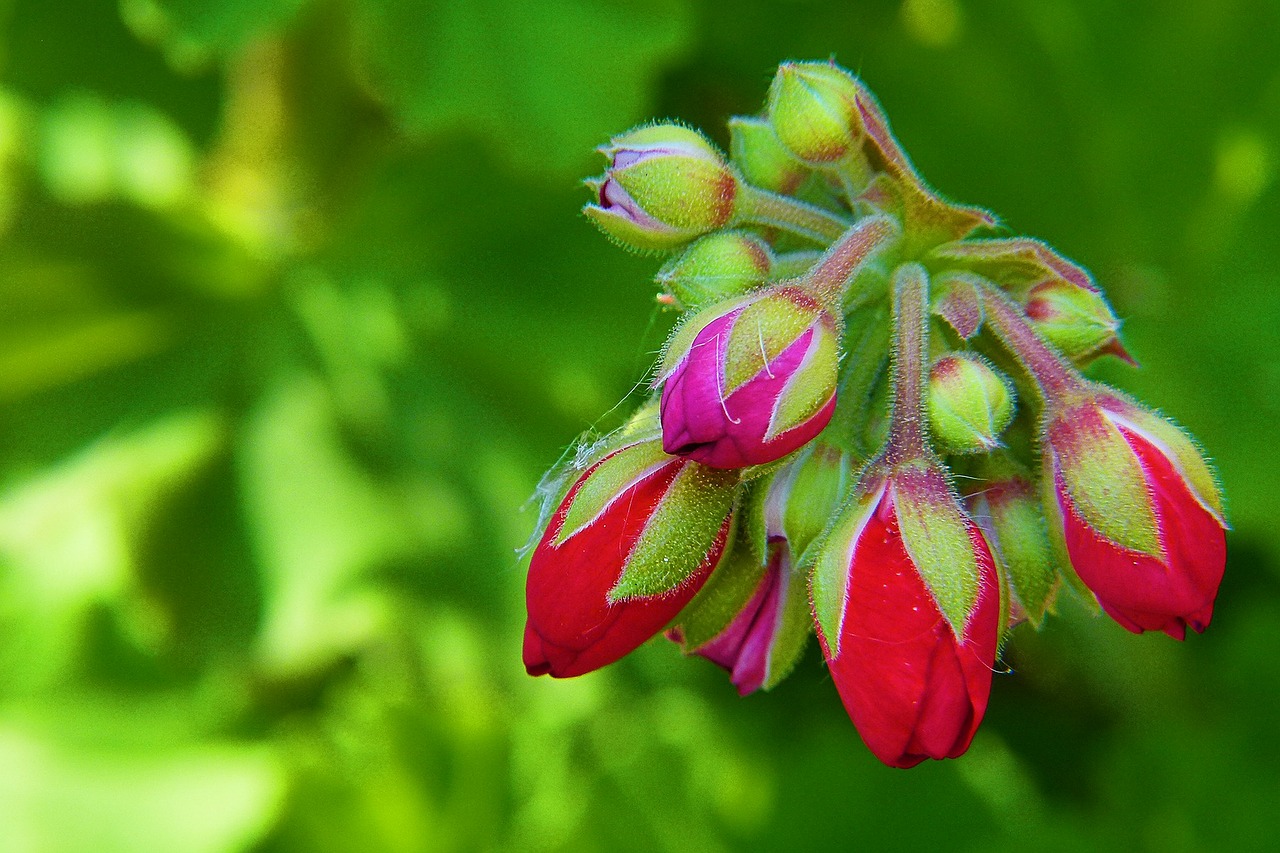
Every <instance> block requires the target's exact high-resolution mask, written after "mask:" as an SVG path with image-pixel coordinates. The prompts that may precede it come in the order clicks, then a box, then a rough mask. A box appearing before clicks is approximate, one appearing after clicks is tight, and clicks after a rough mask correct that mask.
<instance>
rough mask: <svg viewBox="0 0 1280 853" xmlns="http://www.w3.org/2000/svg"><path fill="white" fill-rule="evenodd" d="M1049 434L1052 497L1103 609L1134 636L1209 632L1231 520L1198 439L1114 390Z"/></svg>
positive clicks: (1064, 417) (1068, 415) (1071, 413)
mask: <svg viewBox="0 0 1280 853" xmlns="http://www.w3.org/2000/svg"><path fill="white" fill-rule="evenodd" d="M1046 437H1047V441H1046V452H1045V480H1046V482H1048V483H1052V488H1053V493H1052V495H1051V496H1050V497H1049V498H1048V499H1047V500H1046V501H1045V503H1046V504H1048V505H1049V508H1050V510H1056V515H1057V516H1058V517H1057V519H1055V520H1056V522H1057V525H1056V526H1057V528H1058V531H1059V532H1060V534H1061V536H1062V537H1063V540H1064V542H1065V545H1066V551H1067V555H1068V556H1069V558H1070V561H1071V566H1072V568H1074V570H1075V572H1076V574H1077V575H1079V577H1080V580H1081V581H1083V582H1084V584H1085V585H1086V586H1088V587H1089V589H1090V590H1091V591H1092V592H1093V593H1094V595H1096V596H1097V599H1098V603H1099V604H1100V605H1101V606H1102V609H1103V610H1105V611H1106V612H1107V613H1108V614H1109V615H1110V616H1111V617H1112V618H1113V619H1115V620H1116V621H1117V622H1119V623H1120V624H1121V625H1122V626H1124V627H1125V628H1127V629H1129V630H1130V631H1133V632H1135V633H1141V632H1143V631H1164V632H1165V633H1166V634H1168V635H1169V636H1171V637H1174V638H1176V639H1179V640H1180V639H1182V638H1183V637H1184V636H1186V630H1187V627H1188V626H1190V627H1191V628H1192V629H1193V630H1195V631H1203V630H1204V629H1205V628H1206V627H1207V626H1208V624H1209V620H1210V619H1211V618H1212V616H1213V602H1214V599H1215V598H1216V597H1217V594H1218V585H1219V584H1220V583H1221V581H1222V573H1223V568H1224V567H1225V565H1226V522H1225V519H1224V517H1223V514H1222V507H1221V503H1220V499H1219V497H1218V491H1217V485H1216V483H1215V482H1214V481H1213V475H1212V474H1211V473H1210V471H1209V468H1208V466H1207V465H1206V464H1205V462H1204V460H1203V458H1202V457H1201V456H1200V453H1199V451H1198V450H1196V448H1195V446H1194V445H1193V444H1192V443H1191V441H1190V439H1188V438H1187V437H1186V435H1185V434H1184V433H1182V432H1181V430H1179V429H1178V428H1177V427H1174V426H1173V425H1172V424H1170V423H1169V422H1168V421H1165V420H1164V419H1162V418H1160V417H1159V416H1158V415H1155V414H1153V413H1151V412H1149V411H1147V410H1146V409H1143V408H1142V407H1140V406H1138V405H1136V404H1134V403H1131V402H1129V401H1128V400H1125V399H1123V398H1121V397H1119V396H1112V395H1110V394H1104V395H1100V396H1099V397H1097V398H1096V399H1094V400H1091V401H1090V402H1087V403H1084V404H1082V405H1079V406H1075V407H1072V408H1070V409H1068V410H1066V411H1065V412H1064V413H1062V414H1061V415H1059V416H1058V417H1057V418H1055V419H1054V420H1052V421H1051V422H1050V423H1049V425H1048V428H1047V430H1046Z"/></svg>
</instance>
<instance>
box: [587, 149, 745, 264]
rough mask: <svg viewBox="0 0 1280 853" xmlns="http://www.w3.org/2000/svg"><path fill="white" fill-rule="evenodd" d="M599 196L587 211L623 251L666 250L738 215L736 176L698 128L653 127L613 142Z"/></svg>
mask: <svg viewBox="0 0 1280 853" xmlns="http://www.w3.org/2000/svg"><path fill="white" fill-rule="evenodd" d="M600 150H601V152H602V153H603V154H604V155H605V156H606V157H608V158H609V165H608V167H607V168H606V169H605V173H604V175H603V176H602V177H600V178H597V179H595V180H592V181H588V182H587V184H588V186H590V187H592V188H593V189H594V190H595V191H596V192H597V194H598V199H597V203H596V204H588V205H587V206H586V207H585V208H583V212H584V213H586V214H587V216H588V217H590V218H591V220H592V221H593V222H595V223H596V225H597V226H599V227H600V230H602V231H604V232H605V234H607V235H609V236H610V237H612V238H613V239H615V240H617V241H618V242H619V243H621V244H622V245H624V246H629V247H631V248H635V249H641V250H654V249H657V250H665V249H674V248H676V247H677V246H681V245H683V244H685V243H687V242H689V241H690V240H692V239H694V238H695V237H698V236H699V235H702V234H706V233H708V232H710V231H714V230H716V229H717V228H721V227H723V226H724V225H726V224H727V223H728V222H729V220H730V219H731V218H732V217H733V211H734V201H735V199H736V198H737V191H738V177H737V175H736V174H735V173H734V171H733V169H731V168H730V167H729V164H728V163H727V162H725V159H724V156H723V155H722V154H721V153H720V152H719V151H717V150H716V148H715V146H713V145H712V144H711V143H710V142H708V141H707V140H706V138H705V137H704V136H703V135H702V134H700V133H698V132H697V131H694V130H690V129H689V128H686V127H681V126H680V125H676V124H655V125H648V126H645V127H640V128H636V129H635V130H632V131H629V132H627V133H624V134H622V135H620V136H616V137H614V138H613V139H612V140H611V141H610V143H609V144H608V145H607V146H604V147H603V148H601V149H600Z"/></svg>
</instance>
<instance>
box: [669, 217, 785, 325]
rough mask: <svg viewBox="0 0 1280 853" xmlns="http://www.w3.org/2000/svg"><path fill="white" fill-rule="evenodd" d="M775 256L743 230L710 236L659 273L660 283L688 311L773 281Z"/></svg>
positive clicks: (693, 245) (759, 240)
mask: <svg viewBox="0 0 1280 853" xmlns="http://www.w3.org/2000/svg"><path fill="white" fill-rule="evenodd" d="M772 268H773V253H772V252H771V251H770V250H769V246H768V245H767V244H766V243H765V242H764V241H763V240H761V239H760V238H758V237H756V236H754V235H752V234H748V233H746V232H743V231H719V232H716V233H714V234H708V235H707V236H706V237H702V238H701V239H699V240H698V241H697V242H695V243H693V244H692V245H691V246H689V248H687V249H685V251H684V252H683V253H681V254H679V255H677V256H676V257H674V258H672V259H671V260H670V261H668V262H667V264H666V265H665V266H663V268H662V269H661V270H659V271H658V275H657V281H658V284H660V285H662V287H663V289H664V290H666V291H667V293H669V294H670V295H671V297H672V298H673V299H674V301H675V304H676V306H677V307H679V308H682V309H684V310H687V311H692V310H696V309H698V308H703V307H705V306H707V305H714V304H715V303H717V302H723V301H724V300H726V299H730V298H732V297H734V296H741V295H742V294H744V293H746V292H747V291H749V290H754V289H755V288H756V287H759V286H760V285H761V284H763V283H764V282H765V281H766V280H768V278H769V274H770V272H771V270H772Z"/></svg>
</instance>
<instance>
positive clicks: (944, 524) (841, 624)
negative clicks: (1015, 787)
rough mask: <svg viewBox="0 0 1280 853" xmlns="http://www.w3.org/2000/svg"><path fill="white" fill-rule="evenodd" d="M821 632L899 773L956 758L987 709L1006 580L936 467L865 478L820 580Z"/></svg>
mask: <svg viewBox="0 0 1280 853" xmlns="http://www.w3.org/2000/svg"><path fill="white" fill-rule="evenodd" d="M812 584H813V587H812V596H813V609H814V616H815V620H816V623H817V628H818V637H819V640H820V641H821V643H822V648H823V652H824V654H825V655H826V658H827V662H828V666H829V668H830V670H831V677H832V679H833V680H834V681H835V683H836V689H837V690H838V691H839V693H840V698H841V700H842V701H843V702H844V706H845V709H846V710H847V711H848V712H849V717H850V718H851V719H852V720H853V724H854V726H855V727H856V728H857V730H858V733H859V734H860V735H861V736H862V739H863V741H864V742H865V743H866V744H867V746H868V747H869V748H870V749H871V751H872V752H873V753H874V754H875V755H876V757H877V758H879V759H880V760H881V761H883V762H884V763H885V764H888V765H890V766H892V767H912V766H914V765H916V764H919V763H920V762H921V761H923V760H924V759H926V758H934V759H942V758H955V757H957V756H959V755H961V754H962V753H964V751H965V750H966V749H968V747H969V743H970V741H971V740H972V739H973V735H974V732H975V731H977V728H978V724H979V723H980V722H981V721H982V716H983V714H984V713H985V712H986V707H987V699H988V695H989V693H990V690H991V674H992V671H993V668H994V666H995V656H996V649H997V644H998V641H999V635H1000V631H1001V625H1000V622H1001V613H1000V580H999V577H998V575H997V574H996V569H995V563H994V561H993V559H992V556H991V552H990V550H989V549H988V547H987V543H986V541H985V540H984V539H983V536H982V534H981V533H980V532H979V531H978V528H977V527H976V526H975V525H974V524H973V522H972V521H970V520H969V519H968V517H967V516H965V515H964V513H963V511H962V510H961V509H960V506H959V504H958V502H957V498H956V497H955V495H954V493H953V492H952V490H951V488H950V486H949V485H948V483H947V481H946V478H945V475H944V474H943V472H942V469H941V468H940V467H939V466H938V465H937V464H936V463H926V462H921V463H918V464H910V465H903V466H898V467H897V468H896V469H895V470H893V471H892V472H891V473H889V474H887V475H886V474H884V473H876V469H875V468H873V469H872V470H871V473H869V474H868V475H866V476H865V477H864V480H863V483H862V484H861V485H860V486H859V488H858V489H857V490H856V492H855V494H854V497H853V499H852V500H850V502H849V503H848V504H846V506H845V507H844V508H843V509H842V510H841V512H840V515H839V516H838V517H837V518H836V520H835V522H834V524H833V526H832V528H831V530H830V532H829V534H828V535H827V537H826V539H825V540H824V543H823V545H822V549H821V551H820V552H819V554H818V558H817V563H816V564H815V566H814V570H813V576H812Z"/></svg>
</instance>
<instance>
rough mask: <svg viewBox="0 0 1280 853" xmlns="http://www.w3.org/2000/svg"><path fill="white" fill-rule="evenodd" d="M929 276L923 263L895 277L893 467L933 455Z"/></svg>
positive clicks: (890, 450)
mask: <svg viewBox="0 0 1280 853" xmlns="http://www.w3.org/2000/svg"><path fill="white" fill-rule="evenodd" d="M928 299H929V277H928V274H927V273H926V272H925V269H924V267H922V266H920V265H919V264H915V263H912V264H903V265H902V266H900V267H898V269H897V270H896V271H895V272H894V274H893V411H892V412H891V413H890V420H889V447H888V450H887V452H886V458H887V460H888V462H889V463H890V464H891V465H898V464H901V463H903V462H910V461H914V460H917V459H921V458H923V457H926V456H928V455H929V447H928V439H927V438H926V437H925V423H924V419H925V408H924V383H925V357H926V353H927V352H928V345H929V332H928V322H927V320H928V310H929V309H928Z"/></svg>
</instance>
